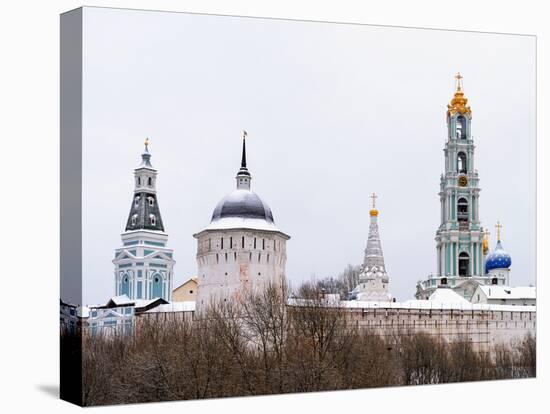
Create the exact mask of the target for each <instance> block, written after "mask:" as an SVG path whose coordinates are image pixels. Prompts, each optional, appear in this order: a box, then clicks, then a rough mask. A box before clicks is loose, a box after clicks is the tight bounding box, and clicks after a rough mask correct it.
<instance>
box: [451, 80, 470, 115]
mask: <svg viewBox="0 0 550 414" xmlns="http://www.w3.org/2000/svg"><path fill="white" fill-rule="evenodd" d="M462 78H463V76H462V75H461V74H460V72H458V73H457V74H456V75H455V79H456V80H455V83H456V85H455V88H456V90H455V96H454V97H453V99H452V100H451V103H450V104H449V105H447V115H449V116H453V115H455V114H456V113H459V114H461V115H464V114H468V115H470V116H471V115H472V110H471V109H470V107H469V106H468V99H467V98H465V97H464V91H463V90H462V89H463V88H462Z"/></svg>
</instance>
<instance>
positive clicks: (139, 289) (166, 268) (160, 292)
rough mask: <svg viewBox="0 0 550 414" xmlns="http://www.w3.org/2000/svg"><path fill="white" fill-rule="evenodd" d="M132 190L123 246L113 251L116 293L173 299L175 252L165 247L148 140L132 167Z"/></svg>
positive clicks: (154, 173) (154, 172)
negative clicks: (133, 167) (138, 163)
mask: <svg viewBox="0 0 550 414" xmlns="http://www.w3.org/2000/svg"><path fill="white" fill-rule="evenodd" d="M134 177H135V189H134V196H133V200H132V206H131V207H130V214H129V215H128V221H127V223H126V230H125V232H124V233H122V235H121V237H122V247H120V248H118V249H116V250H115V259H114V260H113V264H114V265H115V292H116V295H117V296H118V295H127V296H128V297H129V298H130V299H153V298H163V299H165V300H167V301H170V300H171V299H172V280H173V273H174V270H173V269H174V264H175V261H174V259H173V253H174V251H173V250H172V249H170V248H168V247H166V243H167V241H168V234H166V233H165V232H164V225H163V223H162V218H161V216H160V209H159V205H158V201H157V191H156V183H157V170H156V169H155V168H153V166H152V165H151V154H150V153H149V140H148V139H146V140H145V151H144V152H143V154H141V164H140V165H139V166H138V167H137V168H136V169H135V170H134Z"/></svg>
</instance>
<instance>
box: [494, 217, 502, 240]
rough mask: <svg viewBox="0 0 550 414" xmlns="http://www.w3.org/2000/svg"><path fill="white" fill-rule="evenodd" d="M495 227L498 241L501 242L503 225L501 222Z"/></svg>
mask: <svg viewBox="0 0 550 414" xmlns="http://www.w3.org/2000/svg"><path fill="white" fill-rule="evenodd" d="M495 227H496V229H497V240H498V241H500V229H502V224H500V221H497V224H496V225H495Z"/></svg>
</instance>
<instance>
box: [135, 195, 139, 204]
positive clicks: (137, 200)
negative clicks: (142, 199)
mask: <svg viewBox="0 0 550 414" xmlns="http://www.w3.org/2000/svg"><path fill="white" fill-rule="evenodd" d="M134 204H135V206H136V207H137V206H138V205H139V196H136V198H134Z"/></svg>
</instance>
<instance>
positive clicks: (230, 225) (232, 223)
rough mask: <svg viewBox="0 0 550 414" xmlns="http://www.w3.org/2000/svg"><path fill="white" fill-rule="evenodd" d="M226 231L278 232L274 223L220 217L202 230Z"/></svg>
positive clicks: (255, 219) (252, 219)
mask: <svg viewBox="0 0 550 414" xmlns="http://www.w3.org/2000/svg"><path fill="white" fill-rule="evenodd" d="M227 229H251V230H264V231H277V232H280V230H279V229H278V228H277V226H275V223H272V222H269V221H267V220H264V219H258V218H245V217H222V218H220V219H218V220H214V221H212V222H211V223H210V224H209V225H208V226H206V227H205V228H204V230H227ZM204 230H203V231H204Z"/></svg>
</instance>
